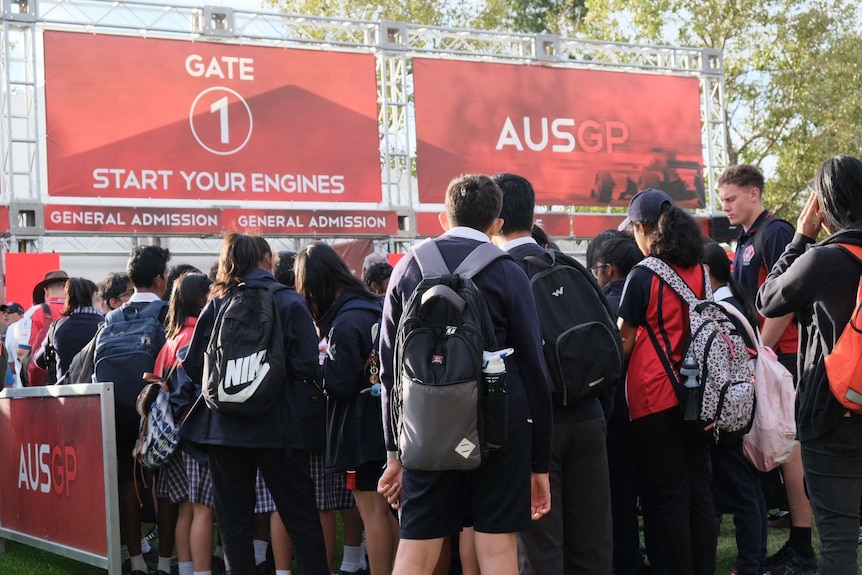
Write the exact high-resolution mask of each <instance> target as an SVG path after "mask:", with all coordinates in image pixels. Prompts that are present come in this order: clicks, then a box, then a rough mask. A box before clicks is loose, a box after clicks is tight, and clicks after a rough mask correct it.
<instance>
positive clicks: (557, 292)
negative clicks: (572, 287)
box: [551, 286, 563, 297]
mask: <svg viewBox="0 0 862 575" xmlns="http://www.w3.org/2000/svg"><path fill="white" fill-rule="evenodd" d="M551 294H552V295H553V296H554V297H560V296H561V295H563V286H560V287H559V289H555V290H554V291H552V292H551Z"/></svg>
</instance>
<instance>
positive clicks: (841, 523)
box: [802, 417, 862, 575]
mask: <svg viewBox="0 0 862 575" xmlns="http://www.w3.org/2000/svg"><path fill="white" fill-rule="evenodd" d="M802 457H803V459H804V462H805V471H806V473H807V474H808V492H809V494H810V495H811V504H812V505H813V507H814V516H815V518H816V520H817V531H818V532H819V534H820V551H821V553H822V555H823V558H822V561H821V565H820V573H821V574H822V575H851V574H853V575H856V574H858V572H859V567H858V563H857V549H858V546H859V544H858V536H859V504H858V502H859V500H860V498H862V418H858V417H846V418H842V421H841V422H840V423H839V424H838V426H837V427H835V428H834V429H832V430H830V431H829V432H828V433H827V434H826V435H825V436H823V437H820V438H818V439H814V440H810V441H806V442H805V443H803V444H802Z"/></svg>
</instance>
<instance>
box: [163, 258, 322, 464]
mask: <svg viewBox="0 0 862 575" xmlns="http://www.w3.org/2000/svg"><path fill="white" fill-rule="evenodd" d="M243 281H245V282H246V283H247V284H248V285H250V286H265V285H267V284H269V283H273V282H275V281H276V279H275V278H274V277H273V276H272V274H270V273H269V272H266V271H264V270H262V269H259V268H255V269H253V270H251V271H250V272H249V273H248V275H246V276H245V277H244V278H243ZM275 298H276V302H277V303H278V307H279V311H280V312H281V320H282V327H283V329H284V349H285V357H286V364H287V365H286V366H285V367H286V370H287V378H286V380H285V382H284V400H283V401H281V402H279V403H277V404H275V405H273V408H272V409H270V410H269V411H267V412H266V413H265V414H263V415H262V416H260V417H258V418H253V419H250V418H242V417H230V416H225V415H221V414H218V413H215V412H212V411H210V410H209V409H208V408H207V407H206V405H204V403H203V401H199V402H198V404H197V405H196V407H195V408H194V409H193V410H192V411H191V412H190V413H189V415H188V416H187V418H186V420H185V421H184V422H183V424H182V427H180V435H181V436H182V437H183V438H185V439H188V440H191V441H194V442H196V443H202V444H212V445H230V446H233V447H269V448H273V447H293V448H298V447H301V445H302V439H301V438H302V434H301V433H299V427H298V426H299V418H298V417H295V416H294V414H295V410H296V407H295V401H296V386H297V385H305V384H303V383H301V382H302V380H306V379H312V378H313V377H314V376H315V374H316V373H317V353H318V351H317V334H316V333H315V330H314V324H313V322H312V321H311V315H310V314H309V313H308V307H307V306H306V305H305V301H304V300H303V299H302V298H301V297H300V296H299V294H298V293H296V292H295V291H293V290H289V289H285V290H281V291H279V292H277V293H276V294H275ZM222 303H223V300H222V299H220V298H215V299H213V300H211V301H210V302H209V303H207V305H206V307H205V308H204V309H203V311H202V312H201V315H200V318H198V323H197V325H196V326H195V334H194V336H193V337H192V341H191V344H189V352H188V356H187V357H186V359H185V361H184V362H183V367H184V368H185V371H186V373H187V374H188V376H189V381H186V382H184V383H183V384H182V385H181V387H182V389H181V390H180V392H179V394H180V395H185V396H186V397H189V398H197V397H199V396H200V394H201V377H202V375H203V365H204V351H205V350H206V348H207V344H208V343H209V338H210V334H211V333H212V330H213V327H214V324H215V318H216V315H217V314H218V310H219V309H220V308H221V305H222Z"/></svg>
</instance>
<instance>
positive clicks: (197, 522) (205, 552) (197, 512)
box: [190, 503, 215, 573]
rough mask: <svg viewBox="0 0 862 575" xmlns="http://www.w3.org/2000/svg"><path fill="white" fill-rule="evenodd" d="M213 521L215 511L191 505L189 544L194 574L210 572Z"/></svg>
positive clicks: (195, 504)
mask: <svg viewBox="0 0 862 575" xmlns="http://www.w3.org/2000/svg"><path fill="white" fill-rule="evenodd" d="M213 521H215V509H213V508H212V507H208V506H206V505H202V504H200V503H192V526H191V532H190V543H191V550H192V563H193V564H194V568H195V573H205V572H207V571H211V570H212V564H213V563H212V561H213Z"/></svg>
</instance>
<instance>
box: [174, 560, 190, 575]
mask: <svg viewBox="0 0 862 575" xmlns="http://www.w3.org/2000/svg"><path fill="white" fill-rule="evenodd" d="M177 570H178V571H179V572H180V575H194V572H195V564H194V563H192V562H191V561H180V562H178V563H177ZM168 573H170V571H168Z"/></svg>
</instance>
